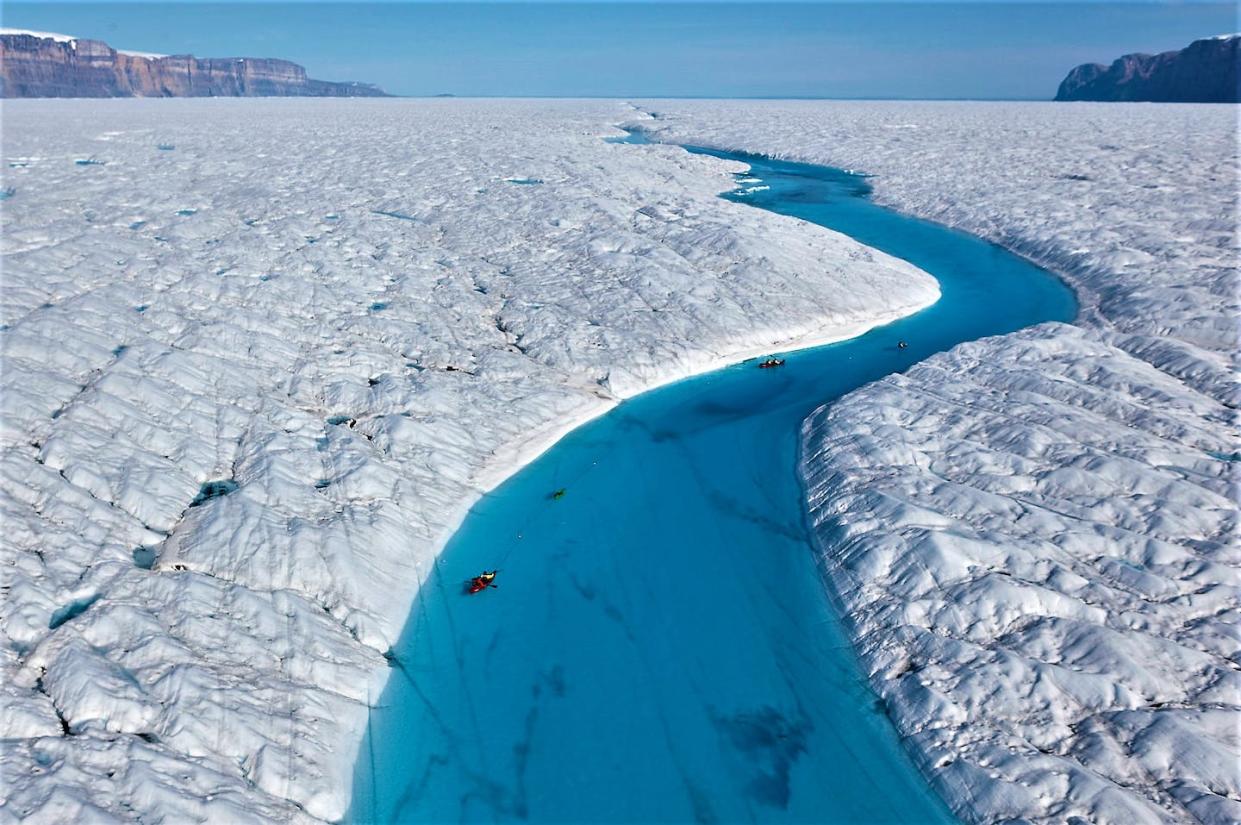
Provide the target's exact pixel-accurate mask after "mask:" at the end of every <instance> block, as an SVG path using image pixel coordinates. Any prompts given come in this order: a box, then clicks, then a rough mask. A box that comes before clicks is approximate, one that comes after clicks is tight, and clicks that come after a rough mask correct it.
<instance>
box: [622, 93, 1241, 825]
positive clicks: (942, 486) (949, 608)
mask: <svg viewBox="0 0 1241 825" xmlns="http://www.w3.org/2000/svg"><path fill="white" fill-rule="evenodd" d="M652 105H653V106H656V107H657V108H658V116H657V117H651V116H650V115H649V114H646V111H645V110H648V109H649V107H641V109H642V110H643V111H638V112H635V115H634V117H633V118H632V123H631V125H634V126H639V127H641V128H643V129H645V130H647V131H649V132H652V133H653V134H654V135H655V136H656V137H657V138H659V139H663V140H669V141H674V142H679V143H694V144H701V145H706V146H713V147H717V148H721V149H730V150H744V151H749V152H757V153H762V154H769V155H774V156H778V157H786V158H789V159H794V160H803V161H809V162H816V163H827V164H831V165H835V166H844V167H849V168H856V169H862V170H865V171H866V172H868V173H870V174H872V175H874V177H873V178H872V180H871V183H872V184H873V185H874V186H875V195H876V197H877V199H878V200H879V201H880V202H884V203H887V204H890V205H892V206H895V207H896V208H898V209H901V210H903V211H906V212H909V213H912V214H916V215H920V216H923V217H927V218H931V219H933V220H937V221H940V222H942V223H946V224H950V225H953V226H958V227H961V228H963V229H965V230H967V231H969V232H972V233H974V234H977V235H979V236H981V237H984V238H989V239H991V240H994V241H996V242H997V243H1000V244H1003V245H1004V246H1007V247H1009V248H1010V249H1013V250H1015V251H1017V252H1019V253H1022V254H1024V255H1026V256H1028V257H1030V258H1032V259H1034V260H1035V261H1038V262H1040V263H1043V264H1044V265H1046V266H1048V267H1049V268H1051V269H1054V270H1056V271H1058V272H1060V273H1061V274H1062V275H1063V276H1064V277H1065V278H1066V279H1067V280H1068V281H1069V282H1070V283H1071V284H1072V285H1073V286H1074V287H1075V288H1076V289H1077V291H1078V293H1079V295H1080V296H1081V297H1082V299H1083V306H1084V311H1083V313H1082V317H1081V319H1080V321H1079V324H1078V325H1077V326H1068V325H1063V324H1048V325H1042V326H1039V327H1036V328H1033V329H1030V330H1025V331H1022V332H1019V333H1015V334H1012V335H1008V336H1002V337H997V338H990V339H984V340H982V341H977V342H971V343H967V344H962V345H960V346H958V347H956V348H955V349H954V350H952V351H950V352H948V353H944V354H941V355H938V356H934V357H932V358H930V359H928V360H926V361H924V362H922V363H921V364H918V365H916V366H914V367H913V368H912V369H910V370H909V371H908V372H907V373H905V374H903V375H898V376H892V377H889V378H887V379H884V380H882V381H879V382H876V383H874V384H871V385H869V386H867V387H864V388H862V389H860V390H857V391H856V392H854V393H852V394H850V395H848V396H845V397H844V398H842V399H840V400H838V401H837V402H835V403H833V404H831V405H830V406H827V407H824V408H822V409H820V410H818V411H817V412H815V413H814V414H813V415H812V416H810V418H808V419H807V420H806V422H805V424H804V427H803V455H802V473H803V475H804V478H805V483H806V494H807V501H808V509H809V513H810V518H811V521H812V524H813V527H814V531H815V535H816V541H817V543H818V545H819V549H820V551H821V552H822V555H823V564H824V566H825V569H826V570H827V572H828V580H829V582H830V586H831V588H832V590H833V595H834V596H835V597H836V598H837V599H838V601H839V604H840V605H841V607H842V609H843V611H844V613H845V614H846V616H847V618H848V621H849V624H850V626H851V630H852V633H853V636H854V639H855V641H856V644H857V647H858V650H859V652H860V654H861V656H862V658H863V661H864V664H865V667H866V669H867V671H868V673H869V674H870V677H871V681H872V684H873V686H874V688H875V690H876V691H877V692H878V693H879V694H880V695H881V697H882V698H883V700H884V702H885V705H886V707H887V708H888V710H889V712H890V714H891V715H892V717H893V719H894V721H895V723H896V725H897V727H898V729H899V730H900V732H901V733H902V735H903V736H904V737H905V741H906V744H907V746H908V747H909V749H910V751H911V753H912V754H913V755H914V758H915V759H916V760H917V761H918V762H919V763H920V765H921V766H922V768H923V770H924V772H925V773H926V774H927V775H928V776H929V777H930V778H931V780H932V782H933V783H934V784H935V785H936V787H937V788H938V789H939V790H940V792H941V793H942V794H943V795H944V796H945V798H946V799H947V800H948V801H949V802H950V804H951V805H952V806H953V808H954V809H955V810H956V812H957V813H958V815H960V816H961V817H962V818H963V819H964V820H966V821H969V822H979V823H982V822H1009V821H1021V822H1040V823H1064V822H1071V823H1086V822H1091V823H1115V825H1133V823H1148V822H1149V823H1158V822H1186V823H1189V822H1208V823H1233V822H1241V712H1239V711H1241V673H1239V672H1238V671H1241V644H1239V642H1238V638H1239V636H1238V622H1239V620H1241V548H1239V546H1238V542H1237V527H1238V506H1237V501H1238V486H1237V482H1238V465H1237V462H1236V459H1235V457H1236V455H1237V443H1238V434H1237V429H1236V424H1237V418H1236V408H1237V404H1238V401H1241V393H1239V392H1238V385H1237V380H1236V374H1237V373H1236V368H1237V362H1236V358H1237V332H1238V326H1237V325H1238V318H1239V317H1241V314H1239V313H1238V308H1239V307H1238V284H1237V272H1238V269H1237V264H1238V256H1237V234H1236V219H1237V190H1236V181H1237V175H1238V169H1237V120H1236V118H1237V109H1236V107H1235V106H1189V105H1157V106H1152V105H1145V104H1031V103H1024V104H1001V103H968V104H966V103H840V102H830V103H829V102H736V101H729V102H718V101H712V102H687V101H660V102H659V103H658V104H652Z"/></svg>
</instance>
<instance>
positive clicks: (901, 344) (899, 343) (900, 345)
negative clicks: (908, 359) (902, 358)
mask: <svg viewBox="0 0 1241 825" xmlns="http://www.w3.org/2000/svg"><path fill="white" fill-rule="evenodd" d="M908 347H909V344H906V343H905V342H904V341H897V342H896V348H897V349H908Z"/></svg>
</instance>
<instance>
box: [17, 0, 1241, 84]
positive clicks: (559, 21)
mask: <svg viewBox="0 0 1241 825" xmlns="http://www.w3.org/2000/svg"><path fill="white" fill-rule="evenodd" d="M3 24H4V25H5V26H10V27H19V28H30V29H38V30H43V31H58V32H64V33H66V34H72V35H76V36H79V37H94V38H98V39H101V40H106V41H107V42H108V43H110V44H111V45H113V46H115V47H117V48H124V49H133V50H138V51H152V52H162V53H192V54H195V55H198V56H210V57H233V56H250V57H283V58H286V59H289V60H294V61H296V62H298V63H301V64H303V65H305V66H306V67H307V69H308V70H309V71H310V74H311V76H313V77H318V78H321V79H324V80H363V81H369V82H374V83H378V84H380V85H381V86H383V87H384V88H385V89H387V90H388V91H390V92H393V93H396V94H406V95H428V94H439V93H452V94H458V95H503V96H602V97H659V96H681V97H685V96H703V97H838V98H868V97H881V98H890V97H896V98H985V99H994V98H1019V99H1020V98H1036V99H1047V98H1050V97H1051V96H1052V95H1054V94H1055V90H1056V86H1057V84H1058V83H1059V82H1060V80H1061V79H1062V78H1063V76H1064V74H1065V73H1066V72H1067V71H1068V70H1069V69H1070V68H1072V67H1073V66H1075V65H1077V64H1079V63H1083V62H1087V61H1092V62H1110V61H1111V60H1112V59H1113V58H1115V57H1118V56H1119V55H1121V54H1124V53H1128V52H1135V51H1145V52H1157V51H1165V50H1168V49H1174V48H1180V47H1181V46H1184V45H1186V44H1188V43H1189V42H1190V41H1191V40H1194V39H1196V38H1199V37H1205V36H1210V35H1215V34H1222V33H1226V32H1231V31H1236V30H1237V28H1238V24H1237V6H1236V5H1235V4H1233V3H1151V2H1148V3H1103V2H1094V3H1062V4H1043V3H1028V2H964V3H962V2H954V3H947V2H918V3H900V2H872V3H836V2H832V3H808V2H802V3H761V2H728V3H709V2H696V3H675V4H674V3H656V2H614V3H574V4H564V3H552V2H539V3H514V2H506V3H396V2H387V3H338V2H299V3H293V2H288V3H269V2H265V3H252V2H248V3H231V4H218V3H201V2H186V1H185V0H182V1H181V2H161V3H149V4H143V3H104V2H93V3H69V2H58V0H43V1H42V2H39V3H20V2H5V3H4V6H3Z"/></svg>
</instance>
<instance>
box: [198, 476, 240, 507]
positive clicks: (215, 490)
mask: <svg viewBox="0 0 1241 825" xmlns="http://www.w3.org/2000/svg"><path fill="white" fill-rule="evenodd" d="M237 488H238V484H237V482H236V481H233V480H232V479H231V478H222V479H218V480H216V481H204V482H203V484H202V486H201V487H199V488H198V495H196V496H194V500H193V501H191V502H190V506H191V507H200V506H202V505H203V504H206V503H207V502H208V501H211V500H212V499H213V498H219V497H220V496H226V495H228V494H229V493H231V492H233V491H234V490H236V489H237Z"/></svg>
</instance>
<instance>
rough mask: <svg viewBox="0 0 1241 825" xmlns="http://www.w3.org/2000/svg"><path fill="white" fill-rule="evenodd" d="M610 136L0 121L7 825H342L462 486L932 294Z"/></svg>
mask: <svg viewBox="0 0 1241 825" xmlns="http://www.w3.org/2000/svg"><path fill="white" fill-rule="evenodd" d="M625 113H626V110H624V109H622V108H621V107H620V106H618V105H617V104H613V103H606V102H589V103H578V102H497V101H313V102H307V101H294V100H227V101H221V100H177V101H142V100H124V101H106V102H103V103H99V102H92V101H50V100H49V101H17V102H6V103H5V104H4V112H3V114H4V116H5V151H6V153H10V156H11V157H19V156H20V157H26V156H33V155H36V154H37V155H38V156H39V158H40V159H41V160H40V162H39V163H38V164H36V165H29V166H19V167H16V168H8V167H6V168H4V170H3V174H4V185H5V186H11V187H13V189H14V194H13V196H12V197H10V198H8V199H6V200H4V201H3V205H2V206H0V214H2V215H3V221H4V236H3V249H2V251H3V261H2V262H3V266H4V285H5V288H4V290H3V292H0V324H3V327H2V331H0V347H3V366H4V369H3V372H2V376H0V378H2V386H0V390H2V391H0V412H2V414H0V472H3V474H4V478H5V481H6V483H5V484H3V485H0V514H2V516H3V521H4V526H5V530H4V540H3V544H2V545H0V552H2V553H3V558H0V564H2V565H3V568H2V569H4V571H5V580H4V586H5V590H6V598H5V599H4V600H3V601H0V631H2V634H3V636H2V638H3V645H2V646H0V651H2V653H0V669H2V676H0V685H3V688H0V690H2V691H3V695H4V700H5V701H4V706H3V711H2V712H0V723H2V724H3V735H4V737H5V740H6V747H5V748H4V750H3V753H2V754H0V779H2V784H3V787H4V793H3V796H2V798H0V819H2V820H4V821H10V820H29V821H32V822H43V821H46V822H64V821H74V820H77V821H82V820H92V821H99V820H106V819H109V818H115V819H119V820H130V819H143V820H150V821H189V820H200V819H209V820H213V821H227V822H243V821H294V822H298V821H308V820H311V819H315V818H321V819H333V818H336V817H339V816H340V815H341V814H342V813H343V812H344V810H345V808H346V806H347V804H348V800H349V792H350V783H351V780H352V769H353V761H354V756H355V752H356V748H357V747H358V745H359V743H360V741H361V738H362V733H363V730H364V726H365V724H366V720H367V707H368V703H370V702H373V701H375V700H376V699H377V698H378V696H379V693H380V691H381V690H382V687H383V683H384V681H385V678H386V673H387V662H386V661H385V660H384V658H383V656H382V653H383V652H384V651H385V650H386V649H387V648H388V647H389V646H390V645H391V644H392V643H393V641H395V639H396V638H397V636H398V634H399V633H400V631H401V628H402V625H403V623H404V621H405V618H406V616H407V613H408V609H409V607H410V604H411V601H412V599H413V597H414V595H415V592H416V590H417V587H418V585H419V583H420V582H421V581H422V580H423V579H424V578H425V577H426V576H427V575H428V573H429V570H430V566H431V565H432V564H434V560H435V557H436V554H437V552H438V550H439V548H440V547H441V546H442V544H443V542H444V541H445V540H446V539H447V537H448V536H449V535H450V534H451V532H452V531H453V529H454V528H455V526H456V525H457V523H458V522H459V520H460V518H461V516H462V515H463V514H464V512H465V510H466V509H467V508H468V507H469V505H470V504H471V503H472V502H473V501H474V500H475V499H476V498H477V496H478V495H479V493H480V491H481V490H483V489H485V488H486V487H488V486H490V485H492V484H493V483H494V482H496V481H497V480H499V479H500V478H502V477H503V476H505V475H507V474H508V473H510V472H512V471H513V470H514V469H515V468H516V467H517V466H519V465H520V464H521V463H522V462H524V461H526V460H528V459H529V458H531V457H532V456H533V455H534V454H536V453H537V452H539V451H541V450H542V449H543V448H545V447H546V446H548V445H549V444H550V443H551V442H552V441H553V440H554V439H555V438H556V437H557V436H558V435H559V434H561V433H563V432H564V431H566V430H568V429H570V428H572V426H574V425H575V424H577V423H580V422H581V421H583V420H585V419H586V418H588V417H591V416H594V415H597V414H599V413H601V412H603V411H604V410H606V409H608V408H609V407H611V406H612V405H614V404H615V403H617V400H618V399H619V398H622V397H625V396H628V395H632V394H634V393H636V392H639V391H641V390H642V389H645V388H648V387H650V386H653V385H655V384H658V383H660V382H664V381H669V380H672V379H675V378H680V377H683V376H686V375H689V374H691V373H694V372H698V371H701V370H705V369H709V368H711V367H714V366H718V365H721V364H723V363H725V362H727V361H730V360H734V359H737V358H739V357H742V356H744V355H748V354H752V353H756V352H762V351H768V350H771V349H781V348H791V347H796V346H800V345H804V344H807V343H811V342H816V341H822V340H830V339H834V338H840V337H844V336H848V335H853V334H857V333H859V332H861V331H863V330H865V329H866V328H868V327H869V326H872V325H874V324H876V323H881V322H884V321H888V320H891V319H893V318H896V317H898V316H901V315H904V314H907V313H909V312H912V311H914V310H916V309H918V308H921V307H923V306H925V305H927V304H929V303H930V302H932V301H933V300H934V299H935V298H936V297H937V295H938V291H937V288H936V286H935V283H934V281H933V280H931V279H930V278H929V277H928V276H926V275H925V274H924V273H921V272H920V271H918V270H916V269H915V268H913V267H912V266H910V265H908V264H905V263H903V262H901V261H897V260H894V259H892V258H889V257H886V256H884V255H882V254H879V253H877V252H875V251H874V250H870V249H867V248H865V247H862V246H860V245H858V244H856V243H854V242H852V241H851V240H849V239H847V238H844V237H843V236H840V235H837V234H834V233H831V232H828V231H825V230H823V229H821V228H818V227H815V226H811V225H808V224H804V223H801V222H799V221H795V220H793V219H789V218H783V217H779V216H775V215H772V214H770V213H767V212H762V211H759V210H755V209H751V208H748V207H745V206H741V205H737V204H731V203H728V202H726V201H723V200H721V199H719V198H718V197H717V193H718V192H720V191H722V190H724V189H727V188H729V187H730V186H731V185H732V179H731V175H730V174H729V173H730V172H732V171H736V170H737V169H738V168H739V167H738V166H737V165H736V164H729V163H725V162H722V161H718V160H714V159H711V158H705V157H695V156H691V155H689V154H687V153H685V152H683V151H681V150H679V149H675V148H670V147H639V146H624V145H614V144H608V143H605V142H603V141H602V140H601V137H602V136H603V135H606V134H609V133H613V134H614V133H615V130H614V129H612V128H610V126H609V124H610V123H612V122H614V121H615V120H617V119H620V118H621V117H623V116H624V115H625ZM101 133H104V134H109V135H110V137H111V140H109V141H108V142H107V143H106V148H104V149H100V148H99V147H100V144H99V143H98V142H97V141H96V140H95V138H96V136H98V135H100V134H101ZM155 135H158V136H159V140H160V141H161V142H166V145H172V146H175V147H176V148H175V150H170V151H160V150H159V149H157V146H156V142H155V138H154V136H155ZM99 152H103V153H104V154H99V155H98V160H99V161H101V162H102V163H101V164H92V165H77V164H75V163H74V158H76V157H83V156H85V155H87V154H98V153H99ZM506 178H521V179H537V180H540V181H543V183H542V184H541V185H533V186H521V185H513V184H512V183H508V182H505V179H506ZM148 568H150V569H148Z"/></svg>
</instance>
